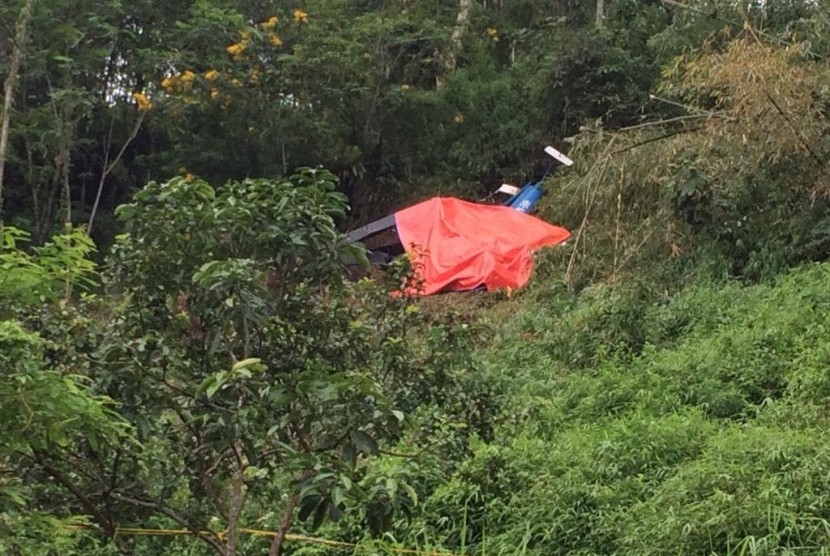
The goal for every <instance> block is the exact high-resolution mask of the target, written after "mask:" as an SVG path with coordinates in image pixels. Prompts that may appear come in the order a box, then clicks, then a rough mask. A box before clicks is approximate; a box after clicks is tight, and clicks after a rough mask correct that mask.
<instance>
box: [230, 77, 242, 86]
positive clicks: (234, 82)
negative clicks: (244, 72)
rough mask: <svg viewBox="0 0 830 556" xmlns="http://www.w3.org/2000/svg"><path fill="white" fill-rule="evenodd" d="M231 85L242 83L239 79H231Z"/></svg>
mask: <svg viewBox="0 0 830 556" xmlns="http://www.w3.org/2000/svg"><path fill="white" fill-rule="evenodd" d="M231 85H233V86H234V87H241V86H242V83H241V82H240V81H239V79H231Z"/></svg>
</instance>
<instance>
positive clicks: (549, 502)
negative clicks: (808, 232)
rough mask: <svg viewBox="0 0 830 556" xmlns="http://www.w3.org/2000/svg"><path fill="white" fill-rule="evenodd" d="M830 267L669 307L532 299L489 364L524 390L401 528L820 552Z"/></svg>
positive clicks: (626, 293) (571, 542)
mask: <svg viewBox="0 0 830 556" xmlns="http://www.w3.org/2000/svg"><path fill="white" fill-rule="evenodd" d="M828 273H830V267H828V265H827V264H821V265H811V266H806V267H804V268H800V269H798V270H795V271H793V272H791V273H789V274H788V275H787V276H785V277H783V278H781V279H780V280H779V281H777V282H776V283H775V284H772V285H756V286H750V287H747V286H742V285H740V284H738V283H734V282H730V283H726V284H712V283H706V282H701V283H698V284H696V285H694V286H690V287H687V288H685V289H684V290H683V291H681V292H679V293H677V294H675V295H672V296H668V297H665V298H663V299H662V300H661V301H657V299H658V298H657V297H655V296H645V297H644V294H643V291H642V290H641V289H637V288H630V287H629V288H625V287H613V288H611V287H605V288H599V287H597V288H595V291H592V292H585V293H583V294H580V295H578V296H573V294H567V293H566V292H559V294H557V295H556V296H555V297H554V298H552V299H550V301H548V302H547V303H545V302H543V301H541V300H533V301H530V302H528V304H527V306H526V307H525V308H524V309H523V310H522V311H521V313H520V314H519V315H518V316H517V317H516V318H513V319H511V321H510V323H509V325H508V326H509V328H508V329H507V330H505V331H504V332H503V337H504V339H503V340H501V341H499V342H497V343H496V345H494V346H492V348H491V350H489V353H488V355H487V358H486V360H487V361H488V363H487V366H486V372H487V374H488V375H494V376H496V377H509V379H508V378H505V379H504V380H505V381H506V382H507V381H509V383H510V384H511V385H513V388H512V389H511V390H510V391H509V394H508V395H507V396H508V400H505V401H504V402H503V407H504V414H503V416H502V419H500V420H499V422H500V425H499V426H498V427H497V429H496V431H495V440H493V441H491V442H488V443H478V444H477V445H476V447H475V450H474V454H473V457H472V458H471V459H470V460H468V461H467V462H465V463H463V464H462V465H461V466H460V467H459V468H457V469H456V470H455V471H454V473H453V474H452V476H451V478H450V480H449V481H446V482H445V483H443V485H442V486H441V487H439V488H436V489H435V490H433V491H432V492H431V494H429V495H428V496H426V498H425V508H429V513H425V514H424V516H423V518H421V519H419V520H416V521H415V522H413V523H411V524H403V523H400V524H399V527H400V530H399V533H398V535H399V536H398V538H411V539H413V540H412V541H410V542H414V541H415V539H423V538H436V537H440V538H448V537H449V538H454V539H456V541H455V542H458V540H457V539H458V537H457V535H459V534H460V533H461V532H462V530H463V531H465V533H464V534H465V535H467V537H466V542H467V543H469V544H474V545H476V547H477V548H479V549H484V545H485V543H486V549H487V550H488V551H489V550H504V551H505V552H509V553H513V552H516V553H527V554H572V553H584V554H611V553H614V554H666V553H682V554H712V553H717V554H741V553H746V551H747V550H755V552H754V553H757V554H767V553H769V554H772V553H797V552H798V551H800V550H802V551H808V552H811V553H820V551H821V550H822V549H823V548H822V547H824V546H825V545H826V542H827V538H826V534H827V533H826V531H827V529H826V516H827V513H826V512H827V507H826V506H827V497H826V496H825V494H824V491H825V490H826V480H825V477H826V471H827V468H828V467H827V466H828V464H829V463H830V462H829V461H828V459H827V454H828V445H827V443H826V442H825V441H824V440H823V435H822V434H821V433H820V431H821V430H822V429H823V427H824V426H826V412H825V410H824V405H825V401H826V395H827V384H826V383H827V380H826V372H825V370H826V361H827V359H826V357H827V350H826V349H825V347H824V346H825V345H826V344H827V341H828V337H827V330H828V329H827V326H826V323H827V322H828V319H830V313H828V311H827V309H826V307H827V306H828V305H827V296H828V294H827V290H826V287H825V284H826V281H827V279H828V277H830V274H828ZM569 297H570V299H568V298H569ZM632 308H636V309H637V310H636V312H633V313H632ZM617 330H618V331H629V333H627V334H619V333H615V332H614V331H617ZM632 331H635V332H636V336H637V337H638V338H639V340H640V342H641V343H642V348H641V349H640V350H637V351H635V352H632V350H631V345H630V337H631V333H632ZM569 337H574V338H578V341H577V340H574V341H572V342H569V340H568V339H569ZM517 338H522V340H521V341H517ZM584 353H590V354H592V357H591V358H585V356H584V355H582V354H584ZM568 355H570V356H568ZM421 475H422V477H426V476H428V475H427V474H426V473H425V472H422V473H421ZM529 500H532V501H533V503H528V501H529ZM461 515H469V516H470V519H469V521H467V522H466V525H467V526H468V527H465V528H464V529H462V525H461V523H460V522H459V521H458V520H457V519H456V520H453V519H452V517H456V518H457V517H458V516H461ZM437 516H446V518H444V520H438V519H433V520H430V517H432V518H437ZM407 535H409V536H408V537H407ZM750 547H754V548H750Z"/></svg>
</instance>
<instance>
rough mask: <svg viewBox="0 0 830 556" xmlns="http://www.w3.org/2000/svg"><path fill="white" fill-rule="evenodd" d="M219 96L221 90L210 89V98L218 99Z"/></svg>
mask: <svg viewBox="0 0 830 556" xmlns="http://www.w3.org/2000/svg"><path fill="white" fill-rule="evenodd" d="M218 97H219V91H218V90H217V89H211V90H210V98H211V100H216V99H217V98H218Z"/></svg>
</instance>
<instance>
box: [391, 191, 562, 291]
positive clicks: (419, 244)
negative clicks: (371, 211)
mask: <svg viewBox="0 0 830 556" xmlns="http://www.w3.org/2000/svg"><path fill="white" fill-rule="evenodd" d="M395 223H396V225H397V229H398V237H399V238H400V240H401V244H402V245H403V246H404V248H405V249H406V250H407V252H408V253H409V254H410V256H413V257H417V260H416V261H415V262H418V263H421V265H422V266H421V268H420V269H419V272H418V275H419V277H420V278H421V279H422V280H423V291H421V292H420V293H421V294H423V295H429V294H433V293H437V292H439V291H463V290H472V289H475V288H477V287H478V286H480V285H484V286H485V287H486V288H487V289H488V290H494V289H499V288H513V289H515V288H520V287H522V286H524V285H525V284H526V283H527V281H528V278H529V277H530V273H531V271H532V269H533V252H534V251H536V250H537V249H540V248H542V247H545V246H548V245H556V244H557V243H562V242H564V241H566V240H567V239H568V238H569V237H570V235H571V233H570V232H569V231H568V230H566V229H564V228H560V227H558V226H552V225H550V224H548V223H547V222H543V221H542V220H539V219H538V218H535V217H533V216H530V215H527V214H524V213H521V212H519V211H517V210H514V209H512V208H509V207H506V206H498V205H477V204H475V203H468V202H466V201H461V200H459V199H452V198H446V197H436V198H434V199H430V200H429V201H425V202H423V203H419V204H417V205H414V206H412V207H409V208H406V209H403V210H401V211H398V212H397V213H395ZM419 254H420V255H421V256H420V257H418V255H419Z"/></svg>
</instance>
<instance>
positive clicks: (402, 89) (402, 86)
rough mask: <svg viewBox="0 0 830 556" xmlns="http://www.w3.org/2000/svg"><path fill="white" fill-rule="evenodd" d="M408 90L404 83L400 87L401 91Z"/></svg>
mask: <svg viewBox="0 0 830 556" xmlns="http://www.w3.org/2000/svg"><path fill="white" fill-rule="evenodd" d="M408 90H409V85H408V84H407V83H404V84H403V85H401V91H408Z"/></svg>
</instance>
